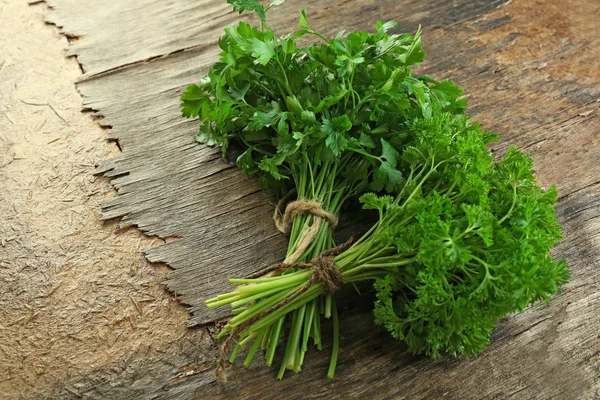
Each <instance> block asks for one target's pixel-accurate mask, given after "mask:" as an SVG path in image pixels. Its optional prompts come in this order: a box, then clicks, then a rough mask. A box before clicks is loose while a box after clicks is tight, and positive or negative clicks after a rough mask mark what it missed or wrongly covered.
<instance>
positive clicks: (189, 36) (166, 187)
mask: <svg viewBox="0 0 600 400" xmlns="http://www.w3.org/2000/svg"><path fill="white" fill-rule="evenodd" d="M48 3H49V4H50V5H51V6H52V7H53V10H52V11H51V12H50V13H49V15H48V18H49V20H50V21H51V22H52V23H55V24H56V25H58V26H61V27H62V29H63V31H64V32H65V33H67V34H69V35H70V36H72V37H74V38H75V37H79V39H77V40H74V41H73V43H72V46H71V54H73V55H77V57H78V59H79V61H80V63H82V64H83V69H84V70H85V71H86V72H85V74H84V75H83V77H82V80H81V81H80V83H79V84H78V88H79V90H80V92H81V93H82V95H83V96H84V104H85V107H86V108H88V109H91V110H95V113H96V115H98V116H102V117H103V118H104V119H103V121H102V124H104V125H105V126H107V127H110V128H111V130H110V137H111V138H113V139H115V140H119V142H120V143H121V146H122V147H123V148H124V152H123V153H122V154H121V156H120V157H118V158H116V159H114V160H108V161H106V162H105V163H103V164H102V165H101V166H100V168H99V172H102V173H105V174H106V175H107V176H109V177H110V178H111V179H112V182H113V183H114V185H115V186H116V187H117V189H118V191H119V193H118V196H116V197H115V198H114V199H111V200H108V201H106V202H105V203H104V204H103V205H102V211H103V215H104V217H105V218H123V220H122V224H123V225H135V226H138V227H139V228H140V229H141V230H143V231H144V232H146V233H148V234H151V235H158V236H161V237H167V238H177V239H176V240H172V241H171V240H170V241H169V242H168V243H167V244H166V245H163V246H160V247H157V248H154V249H151V250H150V251H148V253H147V257H148V259H150V260H151V261H164V262H166V263H168V264H169V265H170V266H171V267H173V268H174V271H173V272H172V273H171V274H170V278H169V281H168V286H169V288H170V289H171V290H172V291H173V292H175V293H176V294H177V296H178V297H179V298H180V299H181V301H183V302H184V303H186V304H189V305H190V311H191V312H192V319H191V322H190V323H191V324H192V325H195V324H199V323H204V322H206V321H209V320H211V319H214V318H217V317H218V316H220V315H222V314H220V313H219V312H211V311H208V310H206V308H205V307H204V306H203V302H204V300H205V299H206V298H207V297H210V296H211V295H213V294H215V293H217V292H220V291H223V290H225V289H226V288H227V287H228V286H227V283H226V281H225V278H226V277H227V276H231V275H236V276H239V275H245V274H246V273H249V272H252V271H253V270H256V269H258V268H259V267H261V266H264V265H267V264H269V263H271V262H274V261H276V260H280V259H281V258H282V255H283V252H284V247H285V238H283V237H281V236H280V235H279V234H277V233H276V231H275V228H274V227H273V226H272V222H271V220H270V213H271V206H270V205H269V204H268V201H267V199H266V198H265V197H264V196H263V195H262V194H261V193H260V192H258V190H257V188H256V186H255V185H254V184H253V183H252V182H248V181H246V179H245V178H244V177H243V176H242V175H241V173H240V172H239V171H238V170H237V169H236V168H234V167H232V166H230V165H227V164H225V163H223V162H222V161H221V160H220V159H219V154H218V152H216V151H215V150H212V149H206V148H202V147H200V146H197V145H195V144H194V143H193V142H192V141H191V137H192V135H193V133H194V131H195V129H196V128H195V123H194V122H193V121H192V122H186V121H184V120H182V119H181V118H180V117H179V112H178V97H179V94H180V93H181V90H182V88H183V87H184V86H185V84H187V83H189V82H193V81H196V80H198V79H199V77H201V76H202V75H203V74H204V73H205V72H206V71H207V69H208V68H209V66H210V65H211V63H212V62H214V60H215V58H216V56H217V53H218V49H217V47H216V43H215V39H216V38H217V37H218V36H219V35H220V32H221V31H222V29H223V27H224V26H226V25H228V24H231V23H233V22H235V21H236V20H237V19H238V18H239V16H237V15H236V14H233V13H231V12H229V11H228V10H229V7H228V6H227V5H226V4H223V3H224V2H209V1H196V2H184V1H179V0H177V1H175V0H172V1H168V2H158V1H153V0H138V1H131V2H119V1H116V0H112V1H111V0H104V1H100V2H96V3H93V4H92V3H89V4H85V5H84V4H83V3H81V2H78V1H76V0H51V1H50V0H48ZM303 6H304V2H299V1H292V0H291V1H289V2H288V3H287V4H286V5H285V6H283V7H282V8H283V12H282V13H281V14H279V13H277V14H275V13H274V14H273V21H272V25H273V26H274V27H275V28H276V29H278V30H279V31H281V32H284V31H289V30H290V29H292V27H293V26H294V25H295V24H296V22H295V19H296V17H295V15H294V14H292V13H291V12H290V13H286V11H293V10H295V9H298V8H301V7H303ZM309 10H310V12H309V18H310V21H311V25H312V26H313V27H314V28H316V29H319V30H321V31H323V32H325V33H326V34H328V35H331V34H333V33H334V32H335V31H337V30H340V29H349V30H352V29H371V27H372V25H373V23H374V22H375V21H376V20H379V19H394V20H397V21H400V22H402V23H403V28H404V29H407V30H412V29H414V28H415V27H416V25H417V24H418V23H421V24H422V25H423V28H424V35H423V36H424V47H425V49H426V51H427V52H428V56H427V61H426V63H425V64H424V65H423V66H422V67H421V69H420V71H421V72H422V73H427V74H429V75H432V76H434V77H435V78H437V79H442V78H452V79H453V80H455V81H456V82H457V83H458V84H460V85H461V86H463V87H464V88H465V90H466V93H467V94H468V97H469V101H470V113H471V114H472V115H474V117H475V118H476V119H478V120H479V121H481V123H482V124H483V125H484V127H486V128H487V129H491V130H494V131H496V132H498V133H500V134H501V136H502V141H501V142H500V143H499V144H497V145H495V146H494V147H493V149H492V150H493V151H494V152H495V153H497V154H501V153H502V152H503V151H504V150H505V148H506V146H507V145H509V144H516V145H518V146H520V147H523V148H525V149H526V150H527V151H528V152H529V153H531V154H532V156H533V158H534V160H535V162H536V171H537V175H538V178H539V180H540V182H541V183H542V184H543V185H551V184H556V185H557V186H558V189H559V194H560V203H559V206H558V214H559V218H560V220H561V222H562V223H563V226H564V238H565V239H564V241H563V242H562V243H561V244H560V245H559V246H558V247H557V248H556V249H555V254H556V256H557V257H566V258H567V260H568V261H569V264H570V269H571V273H572V276H573V277H572V279H571V281H570V283H569V284H568V285H566V286H565V288H564V290H563V292H562V293H560V294H559V295H557V296H555V298H554V300H553V301H552V303H551V304H550V305H536V306H534V307H532V308H530V309H528V310H526V312H524V313H522V314H519V315H514V316H510V317H508V318H506V319H505V320H504V321H502V322H501V323H500V324H499V326H498V328H497V330H496V331H495V333H494V335H493V338H492V344H491V345H490V347H489V348H488V349H487V350H486V351H485V352H484V353H483V354H481V355H480V356H479V357H478V358H476V359H456V360H455V359H445V360H440V361H432V360H428V359H424V358H418V357H413V356H410V355H409V354H407V353H406V352H405V349H404V347H403V345H402V344H401V343H399V342H397V341H394V340H392V339H390V338H389V337H388V335H387V334H386V333H385V332H384V331H382V330H380V329H378V328H375V327H374V326H373V323H372V321H371V312H370V308H369V307H370V300H369V299H368V296H366V297H367V300H366V301H363V299H359V301H358V302H357V300H356V299H355V298H353V297H343V298H342V300H341V301H340V303H341V304H343V308H344V311H343V312H342V316H341V320H342V334H343V340H342V353H341V356H340V365H339V369H338V373H337V377H336V379H334V380H332V381H330V380H325V379H324V375H325V370H326V365H327V357H328V355H327V351H328V350H329V349H328V348H326V349H325V350H324V351H323V352H321V353H310V354H308V355H307V360H306V363H305V368H304V369H305V371H303V372H302V373H301V374H298V375H293V376H289V377H288V378H286V379H285V380H284V381H282V382H280V381H276V380H275V379H274V372H273V371H272V370H269V369H266V368H264V367H262V366H261V365H260V363H259V362H258V360H257V361H256V362H255V363H254V365H253V366H251V368H250V369H249V370H244V369H243V368H241V367H238V368H234V369H233V370H232V371H231V372H230V380H229V382H228V383H227V384H226V385H219V384H217V383H215V381H214V377H213V375H212V365H211V364H210V362H208V361H206V360H211V359H214V357H216V346H207V347H203V348H201V349H196V350H195V351H194V350H189V349H187V350H185V351H184V350H182V351H180V352H177V353H176V354H173V355H172V356H173V357H172V359H173V360H176V361H174V362H173V363H170V362H169V361H168V360H166V358H169V357H170V356H171V355H167V357H165V356H164V355H163V356H159V355H156V354H155V355H147V354H146V355H145V356H144V363H143V368H137V369H136V368H131V369H129V370H127V368H124V369H123V370H122V371H118V372H115V371H109V370H103V369H101V368H99V369H98V370H97V371H92V373H91V374H90V377H89V378H88V379H86V380H84V381H77V382H69V384H71V385H72V384H78V385H79V386H77V387H80V389H79V393H83V396H84V397H88V398H103V397H104V398H106V397H109V398H131V397H132V396H133V397H144V398H165V399H166V398H171V399H178V398H190V397H191V398H226V397H231V396H237V397H239V398H256V399H259V398H289V399H300V398H302V399H304V398H314V399H318V398H325V397H327V398H344V397H351V398H356V397H364V398H402V397H405V398H407V399H429V398H453V399H511V398H512V399H582V398H583V399H597V398H598V397H600V367H599V365H600V336H599V335H598V332H599V331H600V313H599V312H598V309H599V307H600V295H599V293H600V292H599V290H598V289H599V283H600V272H599V270H598V268H597V266H598V263H599V261H600V221H599V220H598V215H600V190H599V189H600V132H599V131H600V129H599V128H598V126H599V123H598V112H599V104H600V103H599V102H598V100H599V98H600V76H599V73H598V71H599V70H600V65H599V61H598V60H599V59H600V43H599V41H598V38H600V25H599V24H598V22H597V21H596V19H595V18H594V17H593V16H594V15H598V14H599V13H600V6H599V5H598V3H597V2H595V1H593V0H582V1H580V2H579V3H578V4H575V5H570V4H566V2H560V1H558V0H543V1H533V0H530V1H524V0H523V1H513V2H512V3H510V4H508V5H505V4H504V2H502V1H453V2H447V1H431V2H419V1H402V2H398V1H391V0H385V1H375V0H367V1H337V2H336V1H320V2H316V1H311V2H309ZM332 21H335V23H332ZM196 329H198V328H196ZM202 329H206V330H207V332H212V331H214V329H215V328H214V327H213V326H212V325H209V326H207V327H205V328H202ZM198 354H201V357H200V359H201V360H202V361H201V362H200V361H198ZM142 378H143V379H142ZM140 381H143V382H144V385H139V384H138V382H140ZM249 388H252V389H251V390H250V389H249ZM55 394H56V395H57V396H59V395H60V396H62V395H64V396H65V397H66V396H68V392H66V391H65V389H64V388H61V387H58V388H57V391H56V393H55Z"/></svg>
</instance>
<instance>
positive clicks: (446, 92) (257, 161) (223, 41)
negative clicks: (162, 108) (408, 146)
mask: <svg viewBox="0 0 600 400" xmlns="http://www.w3.org/2000/svg"><path fill="white" fill-rule="evenodd" d="M230 3H232V4H233V5H234V9H235V10H237V11H240V12H242V11H246V10H248V11H253V12H256V13H257V14H258V16H259V18H260V19H261V22H262V29H259V28H256V27H252V26H250V25H248V24H246V23H244V22H240V23H239V24H238V25H237V26H232V27H229V28H227V29H226V31H225V35H224V36H223V37H221V38H220V40H219V45H220V47H221V50H222V52H221V55H220V59H219V62H217V63H216V64H215V65H214V66H213V67H212V68H211V69H210V71H209V72H208V76H207V77H206V78H204V79H203V80H201V81H200V82H199V83H198V84H193V85H189V86H188V87H187V88H186V90H185V92H184V93H183V94H182V96H181V105H182V113H183V115H184V116H186V117H198V118H199V119H200V130H199V133H198V135H197V136H196V140H197V141H199V142H201V143H204V144H207V145H215V144H218V145H220V146H221V147H222V149H223V152H224V155H225V154H226V153H227V150H228V148H229V146H230V145H235V146H236V147H241V149H242V150H243V152H242V153H241V155H240V156H239V157H238V158H237V160H236V161H237V164H238V166H239V167H240V168H242V169H243V170H244V172H245V173H246V174H247V175H257V176H258V177H259V182H260V183H261V185H262V187H263V188H264V189H266V190H270V191H273V192H275V193H284V192H285V191H287V190H288V189H289V188H290V186H292V185H293V184H294V182H297V181H298V180H300V179H301V177H299V176H298V175H302V174H304V173H305V172H304V170H303V169H302V168H301V167H300V166H301V165H305V164H309V165H310V167H311V168H312V169H318V168H320V167H321V166H322V165H324V164H336V165H337V168H336V171H335V175H337V176H339V180H340V181H343V182H344V185H345V186H349V185H350V186H351V185H352V184H353V183H355V184H357V185H358V186H360V185H362V186H363V188H366V187H367V184H368V185H369V187H370V189H371V190H373V191H382V190H387V191H388V192H392V191H394V190H396V189H397V188H399V187H400V184H401V183H402V179H403V178H402V176H401V174H400V173H399V171H398V170H397V168H396V167H397V163H398V161H399V160H398V152H397V151H396V150H395V148H397V147H398V145H399V143H398V141H399V140H400V138H401V136H402V134H403V132H405V131H406V129H407V127H406V123H407V122H409V121H412V120H413V119H414V118H417V117H423V118H428V117H430V116H431V115H432V113H434V112H439V111H447V112H453V113H460V112H462V110H463V108H464V106H465V100H458V97H459V96H461V95H462V90H461V89H460V88H459V87H458V86H456V85H454V83H453V82H451V81H444V82H438V81H435V80H433V79H431V78H430V77H427V76H423V77H414V76H413V74H412V71H411V67H412V66H414V65H417V64H419V63H420V62H421V61H422V60H423V57H424V52H423V51H422V48H421V36H420V31H417V32H416V34H414V35H413V34H396V33H391V31H392V30H395V29H396V28H397V26H398V25H397V24H396V23H393V22H388V23H382V22H378V23H377V25H376V26H375V28H376V31H375V33H369V32H362V31H360V32H353V33H350V34H346V33H344V32H340V33H339V34H338V35H337V36H336V37H335V38H333V39H326V38H324V37H323V36H322V35H320V34H319V33H318V32H315V31H314V30H313V29H311V28H310V26H309V25H308V22H307V15H306V11H301V12H300V22H299V29H298V30H297V31H295V32H294V33H292V34H289V35H286V36H283V37H276V36H275V33H274V32H273V30H272V29H271V28H270V27H269V26H268V25H267V23H266V16H265V12H266V11H267V10H268V9H269V8H270V7H271V6H273V5H278V4H281V3H283V1H278V2H273V3H272V4H271V5H270V6H269V7H267V9H266V10H265V8H264V6H263V5H261V4H260V3H258V2H257V1H255V0H230ZM304 35H311V36H313V37H315V38H316V39H317V40H318V42H317V43H315V44H312V45H310V46H307V47H298V45H297V43H296V39H297V38H299V37H301V36H304ZM315 175H316V174H315ZM290 178H292V179H291V182H290Z"/></svg>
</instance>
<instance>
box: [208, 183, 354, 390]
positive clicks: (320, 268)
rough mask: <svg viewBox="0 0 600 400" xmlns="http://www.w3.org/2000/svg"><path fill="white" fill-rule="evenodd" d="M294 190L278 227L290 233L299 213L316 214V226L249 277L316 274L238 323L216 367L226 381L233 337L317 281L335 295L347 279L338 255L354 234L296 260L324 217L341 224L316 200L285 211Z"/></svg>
mask: <svg viewBox="0 0 600 400" xmlns="http://www.w3.org/2000/svg"><path fill="white" fill-rule="evenodd" d="M292 193H294V191H291V192H290V193H288V194H287V195H285V196H284V197H283V198H282V199H281V200H280V201H279V202H278V203H277V206H276V207H275V213H274V214H273V220H274V221H275V226H277V229H279V231H281V232H282V233H283V234H286V235H287V234H289V232H290V230H291V228H292V224H293V220H294V217H295V216H296V215H299V214H312V215H313V222H312V225H311V226H310V227H309V228H308V229H307V230H305V231H304V232H303V233H302V236H300V238H299V239H298V244H297V245H296V250H295V251H294V252H293V253H292V254H290V255H289V256H287V257H286V258H285V260H283V262H282V263H279V264H274V265H270V266H268V267H266V268H264V269H262V270H260V271H258V272H256V273H254V274H252V275H249V276H247V277H246V278H247V279H255V278H260V277H265V276H272V275H275V274H276V273H279V274H280V273H281V272H283V271H285V270H288V269H312V271H313V274H312V275H311V277H310V279H309V280H308V281H306V283H304V285H302V286H301V287H300V288H299V289H298V290H296V291H295V292H294V293H293V294H292V295H291V296H289V297H286V298H285V299H283V300H281V301H280V302H279V303H277V304H275V305H273V306H271V307H269V308H267V309H266V310H264V311H263V312H261V313H259V314H257V315H255V316H254V317H252V318H250V319H249V320H248V321H246V322H244V323H243V324H241V325H240V326H238V327H237V328H236V329H235V330H234V331H233V332H232V333H231V334H230V335H229V336H228V337H227V339H226V340H225V342H224V343H223V345H222V346H221V349H220V351H219V364H218V366H217V370H216V376H217V380H219V381H226V380H227V377H226V376H225V365H226V363H227V349H228V347H229V344H230V340H231V339H232V338H234V337H235V336H237V335H238V334H239V333H240V332H243V331H244V330H245V329H246V328H248V327H249V326H251V325H252V324H254V323H255V322H256V321H258V320H260V319H261V318H263V317H265V316H267V315H268V314H271V313H272V312H274V311H277V310H279V309H280V308H282V307H285V306H286V305H287V304H289V303H291V302H292V301H294V299H296V298H297V297H298V296H300V295H301V294H303V293H304V292H306V291H307V290H308V289H309V288H310V287H311V286H312V285H315V284H317V283H322V284H323V286H324V289H325V294H327V295H330V294H335V293H336V292H337V291H339V290H340V289H341V288H342V286H343V285H344V279H343V277H342V273H341V272H340V270H339V269H338V267H337V266H336V265H335V261H334V257H335V256H337V255H338V254H340V253H342V252H343V251H345V250H346V249H348V248H349V247H350V246H351V245H352V242H353V241H354V238H353V237H351V238H350V239H349V240H348V241H347V242H346V243H343V244H341V245H339V246H337V247H334V248H331V249H328V250H325V251H323V252H322V253H321V254H319V256H318V257H316V258H314V259H313V260H311V261H310V262H308V263H296V260H297V259H298V258H299V257H300V256H301V255H302V254H303V253H304V252H305V251H306V249H307V248H308V246H309V245H310V244H311V243H312V241H313V240H314V238H315V236H316V235H317V232H318V231H319V228H320V226H321V222H322V220H323V219H326V220H327V221H328V222H329V224H330V225H331V227H332V228H335V226H336V225H337V223H338V218H337V216H336V215H334V214H332V213H329V212H327V211H325V210H324V209H323V207H322V206H321V204H319V203H318V202H316V201H304V200H296V201H292V202H290V203H288V204H287V206H285V212H284V213H283V216H282V213H281V209H282V208H283V207H284V205H285V203H286V202H287V200H288V198H289V196H290V195H291V194H292Z"/></svg>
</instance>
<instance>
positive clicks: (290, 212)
mask: <svg viewBox="0 0 600 400" xmlns="http://www.w3.org/2000/svg"><path fill="white" fill-rule="evenodd" d="M295 192H296V191H295V189H294V190H292V191H290V192H289V193H288V194H286V195H285V196H284V197H283V198H282V199H281V200H279V202H278V203H277V206H276V207H275V213H274V214H273V221H275V226H276V227H277V229H279V231H280V232H281V233H283V234H284V235H288V234H289V233H290V230H291V229H292V224H293V222H294V217H295V216H296V215H299V214H312V216H313V222H312V225H311V226H310V227H309V228H308V229H307V230H305V231H304V232H302V236H300V238H299V239H298V244H297V245H296V250H295V251H294V252H293V253H292V254H290V255H289V256H287V257H286V258H285V260H283V263H284V264H293V263H295V262H296V260H297V259H298V258H299V257H300V256H301V255H302V253H304V252H305V251H306V249H307V248H308V246H310V244H311V243H312V241H313V239H314V238H315V236H316V235H317V232H319V228H320V227H321V221H322V220H323V219H326V220H327V221H329V224H330V225H331V227H332V228H335V227H336V226H337V224H338V218H337V216H336V215H335V214H332V213H330V212H327V211H325V210H324V209H323V207H322V206H321V204H319V203H318V202H316V201H306V200H296V201H292V202H291V203H288V204H287V206H286V202H287V200H288V198H289V197H290V196H291V195H292V194H294V193H295ZM284 206H285V212H284V213H283V216H282V213H281V209H282V208H283V207H284Z"/></svg>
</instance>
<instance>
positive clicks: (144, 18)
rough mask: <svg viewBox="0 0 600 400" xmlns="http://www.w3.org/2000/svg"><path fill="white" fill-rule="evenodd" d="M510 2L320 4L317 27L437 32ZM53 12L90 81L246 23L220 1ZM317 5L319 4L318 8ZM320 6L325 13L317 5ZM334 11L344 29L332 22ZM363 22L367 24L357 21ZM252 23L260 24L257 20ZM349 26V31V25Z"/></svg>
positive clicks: (76, 5)
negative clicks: (396, 20)
mask: <svg viewBox="0 0 600 400" xmlns="http://www.w3.org/2000/svg"><path fill="white" fill-rule="evenodd" d="M506 1H507V0H475V1H465V0H462V1H454V2H453V3H449V2H447V1H441V0H437V1H435V2H429V3H423V2H419V1H416V0H410V1H404V2H402V3H398V2H395V1H392V0H386V1H374V0H369V1H343V2H340V1H334V0H326V1H319V2H316V1H312V2H308V3H309V4H310V6H311V7H310V10H311V11H310V14H311V20H312V21H313V22H312V23H313V25H314V26H315V27H318V28H320V29H321V31H323V32H324V33H325V34H334V33H336V32H337V31H338V30H340V29H342V28H343V29H355V28H357V27H360V28H361V29H364V28H365V27H371V26H372V25H373V24H374V23H375V22H376V21H377V20H380V19H390V18H393V17H401V20H402V22H403V23H405V24H406V27H407V28H409V29H414V28H416V25H417V24H423V25H424V26H430V27H436V26H440V25H444V24H451V23H460V22H461V21H464V20H466V19H469V18H473V17H475V16H478V15H481V14H483V13H485V12H486V11H489V10H492V9H494V8H496V7H498V6H499V5H500V4H503V3H504V2H506ZM46 2H47V3H48V5H49V6H50V7H51V8H52V9H51V10H50V12H49V13H48V16H47V19H48V21H50V22H51V23H54V24H56V25H57V26H59V27H61V28H62V31H63V33H65V34H66V35H67V36H69V37H72V38H79V37H85V40H81V41H78V40H75V41H73V43H72V45H71V47H70V50H69V54H70V55H77V57H78V60H79V62H80V64H81V65H82V69H83V70H84V71H85V74H84V76H83V79H86V78H87V77H91V76H94V75H97V74H101V73H103V72H107V71H111V70H114V69H118V68H122V67H124V66H127V65H131V64H135V63H138V62H144V61H148V60H152V59H155V58H157V57H163V56H166V55H168V54H171V53H174V52H177V51H181V50H182V49H189V48H193V47H196V46H204V45H214V43H215V42H216V40H217V38H218V37H219V36H220V35H221V32H222V31H223V27H225V26H228V25H231V24H233V23H235V22H237V21H238V20H239V19H240V17H239V16H238V15H237V13H234V12H233V11H232V8H231V6H230V5H229V4H227V3H226V2H225V1H214V0H196V1H188V2H186V1H181V0H169V1H161V0H136V1H127V2H119V1H115V0H102V1H94V2H82V1H78V0H47V1H46ZM311 3H312V4H311ZM305 4H306V2H300V1H290V2H288V3H287V4H285V5H283V6H282V7H281V8H280V10H278V11H277V12H276V14H274V15H273V18H272V19H270V20H272V26H273V27H274V28H275V29H277V30H278V31H280V32H287V31H290V30H291V29H292V28H293V27H295V26H297V19H298V12H297V10H299V9H302V8H304V6H305ZM317 4H318V7H315V5H317ZM331 13H335V15H336V17H337V18H338V20H339V21H343V23H336V24H331V19H330V16H331ZM357 16H361V18H357ZM245 18H246V19H250V20H254V21H255V20H256V19H255V18H253V17H245ZM341 25H343V26H341Z"/></svg>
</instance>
